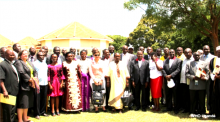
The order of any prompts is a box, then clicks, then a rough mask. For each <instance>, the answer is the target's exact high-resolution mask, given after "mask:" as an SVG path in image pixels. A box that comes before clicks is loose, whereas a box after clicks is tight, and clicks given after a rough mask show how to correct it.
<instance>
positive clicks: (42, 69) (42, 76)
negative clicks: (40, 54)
mask: <svg viewBox="0 0 220 122" xmlns="http://www.w3.org/2000/svg"><path fill="white" fill-rule="evenodd" d="M33 64H34V68H35V69H36V71H37V73H38V80H39V85H41V86H46V85H48V78H47V71H48V67H47V64H46V62H45V61H44V60H43V61H42V62H40V61H39V60H36V61H35V62H34V63H33Z"/></svg>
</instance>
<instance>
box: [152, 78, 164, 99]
mask: <svg viewBox="0 0 220 122" xmlns="http://www.w3.org/2000/svg"><path fill="white" fill-rule="evenodd" d="M162 85H163V77H162V76H159V77H157V78H155V79H150V88H151V94H152V97H153V98H160V97H162V92H161V90H162Z"/></svg>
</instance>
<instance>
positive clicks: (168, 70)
mask: <svg viewBox="0 0 220 122" xmlns="http://www.w3.org/2000/svg"><path fill="white" fill-rule="evenodd" d="M181 66H182V61H181V60H180V59H178V58H175V60H174V61H173V64H172V65H171V67H169V58H167V59H166V60H165V61H164V65H163V70H162V73H163V76H164V77H166V76H167V75H171V79H173V80H174V82H175V84H176V85H178V84H179V83H180V71H181ZM164 79H165V83H166V82H167V80H166V78H164Z"/></svg>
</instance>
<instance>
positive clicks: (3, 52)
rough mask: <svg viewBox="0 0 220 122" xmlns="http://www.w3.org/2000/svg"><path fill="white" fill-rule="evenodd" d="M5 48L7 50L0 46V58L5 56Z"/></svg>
mask: <svg viewBox="0 0 220 122" xmlns="http://www.w3.org/2000/svg"><path fill="white" fill-rule="evenodd" d="M6 50H7V48H6V47H2V48H1V49H0V54H1V57H2V58H5V52H6Z"/></svg>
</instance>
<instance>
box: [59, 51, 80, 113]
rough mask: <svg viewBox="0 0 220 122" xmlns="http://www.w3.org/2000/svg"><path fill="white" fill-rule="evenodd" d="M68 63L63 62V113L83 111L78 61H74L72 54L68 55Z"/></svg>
mask: <svg viewBox="0 0 220 122" xmlns="http://www.w3.org/2000/svg"><path fill="white" fill-rule="evenodd" d="M65 57H66V61H65V62H63V72H64V76H65V80H64V81H65V89H64V96H63V107H62V110H63V111H67V112H69V111H80V110H82V97H81V96H82V92H81V71H80V67H79V65H78V61H75V60H73V54H72V53H71V52H68V53H66V56H65Z"/></svg>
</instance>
